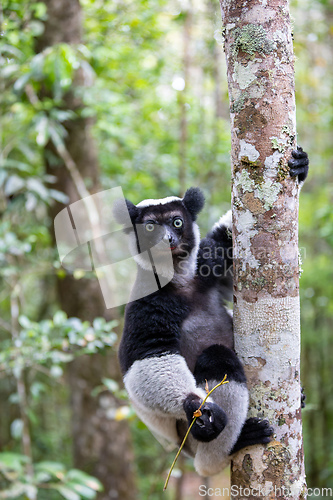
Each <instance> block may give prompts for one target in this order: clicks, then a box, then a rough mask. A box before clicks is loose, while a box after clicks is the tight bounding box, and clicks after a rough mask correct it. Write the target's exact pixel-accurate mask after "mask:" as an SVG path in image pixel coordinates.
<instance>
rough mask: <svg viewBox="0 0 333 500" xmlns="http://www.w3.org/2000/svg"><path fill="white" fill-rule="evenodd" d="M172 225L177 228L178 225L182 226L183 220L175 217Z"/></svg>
mask: <svg viewBox="0 0 333 500" xmlns="http://www.w3.org/2000/svg"><path fill="white" fill-rule="evenodd" d="M173 225H174V226H175V227H176V228H177V229H179V228H180V227H182V225H183V221H182V220H181V219H175V220H174V221H173Z"/></svg>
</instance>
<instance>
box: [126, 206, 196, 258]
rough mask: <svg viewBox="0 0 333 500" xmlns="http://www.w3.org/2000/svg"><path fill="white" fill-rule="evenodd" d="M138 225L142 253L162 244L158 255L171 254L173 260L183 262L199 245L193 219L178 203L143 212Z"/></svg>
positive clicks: (137, 222)
mask: <svg viewBox="0 0 333 500" xmlns="http://www.w3.org/2000/svg"><path fill="white" fill-rule="evenodd" d="M138 208H140V207H138ZM135 225H136V230H137V237H138V240H139V246H140V249H141V251H143V250H145V249H146V248H151V247H152V246H154V245H157V244H158V243H159V242H161V244H160V245H159V246H158V248H159V253H163V251H171V253H172V256H173V258H174V259H177V258H182V259H184V258H186V256H187V255H188V254H190V253H191V251H192V249H193V248H194V246H195V245H196V232H195V230H194V227H193V219H192V217H191V215H190V214H189V212H188V211H187V210H186V208H185V207H184V206H183V204H182V202H181V201H178V200H177V201H172V202H170V203H166V204H159V205H150V206H148V207H144V208H142V209H141V211H140V212H139V215H138V217H137V218H136V220H135ZM162 242H163V243H162Z"/></svg>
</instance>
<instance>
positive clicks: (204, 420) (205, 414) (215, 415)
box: [184, 394, 228, 443]
mask: <svg viewBox="0 0 333 500" xmlns="http://www.w3.org/2000/svg"><path fill="white" fill-rule="evenodd" d="M201 403H202V400H201V399H200V398H199V397H198V396H197V395H196V394H189V395H188V396H187V398H186V399H185V401H184V410H185V413H186V416H187V420H188V423H189V425H190V424H191V423H192V420H193V413H194V412H195V411H196V410H198V408H199V407H200V405H201ZM200 412H201V415H200V416H199V417H197V418H196V421H195V423H194V425H193V426H192V429H191V433H192V435H193V437H194V438H195V439H197V440H198V441H203V442H205V443H208V442H209V441H212V440H213V439H215V438H216V437H217V436H218V435H219V434H220V433H221V432H222V431H223V429H224V428H225V426H226V425H227V421H228V419H227V416H226V414H225V413H224V411H223V410H222V408H220V407H219V406H218V405H217V404H215V403H207V402H206V403H205V404H204V405H203V406H202V407H201V408H200Z"/></svg>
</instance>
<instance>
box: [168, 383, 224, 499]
mask: <svg viewBox="0 0 333 500" xmlns="http://www.w3.org/2000/svg"><path fill="white" fill-rule="evenodd" d="M226 378H227V375H226V374H225V375H224V378H223V380H222V381H221V382H220V383H219V384H217V385H216V386H215V387H213V389H211V390H210V391H209V392H208V394H207V396H206V397H205V399H204V400H203V402H202V403H201V405H200V406H199V408H198V410H200V408H202V406H203V405H204V404H205V403H206V401H207V399H208V398H209V396H210V395H211V394H212V392H214V391H215V389H217V388H218V387H220V386H221V385H223V384H228V383H229V380H226ZM198 410H197V411H198ZM196 419H197V417H193V420H192V422H191V425H190V426H189V428H188V429H187V432H186V434H185V437H184V439H183V442H182V444H181V445H180V448H179V450H178V452H177V455H176V456H175V459H174V461H173V462H172V465H171V467H170V470H169V474H168V476H167V478H166V481H165V484H164V488H163V491H165V490H166V489H167V487H168V483H169V479H170V476H171V473H172V471H173V468H174V466H175V465H176V462H177V460H178V457H179V455H180V452H181V451H182V449H183V448H184V444H185V442H186V439H187V437H188V435H189V433H190V430H191V429H192V426H193V424H194V423H195V421H196Z"/></svg>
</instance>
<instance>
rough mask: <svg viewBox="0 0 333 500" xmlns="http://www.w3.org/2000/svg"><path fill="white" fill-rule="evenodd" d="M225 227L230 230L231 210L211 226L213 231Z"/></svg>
mask: <svg viewBox="0 0 333 500" xmlns="http://www.w3.org/2000/svg"><path fill="white" fill-rule="evenodd" d="M223 226H225V227H227V228H228V229H230V230H231V229H232V212H231V210H228V212H227V213H225V214H224V215H222V217H220V219H219V220H218V221H217V222H216V223H215V224H214V226H213V231H214V229H218V228H219V227H223Z"/></svg>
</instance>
